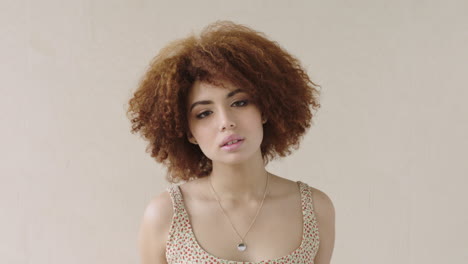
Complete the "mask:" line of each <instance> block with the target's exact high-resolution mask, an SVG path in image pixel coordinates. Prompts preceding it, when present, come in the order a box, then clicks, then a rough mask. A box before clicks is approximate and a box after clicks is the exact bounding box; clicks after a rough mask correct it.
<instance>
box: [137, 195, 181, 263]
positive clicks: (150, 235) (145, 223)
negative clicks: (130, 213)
mask: <svg viewBox="0 0 468 264" xmlns="http://www.w3.org/2000/svg"><path fill="white" fill-rule="evenodd" d="M172 215H173V210H172V201H171V198H170V196H169V193H168V192H164V193H161V194H160V195H158V196H156V197H155V198H153V200H151V202H150V203H149V204H148V206H147V207H146V210H145V212H144V214H143V220H142V222H141V225H140V230H139V235H138V247H139V251H140V257H141V263H142V264H159V263H163V264H167V261H166V240H167V237H168V234H169V228H170V225H171V223H172Z"/></svg>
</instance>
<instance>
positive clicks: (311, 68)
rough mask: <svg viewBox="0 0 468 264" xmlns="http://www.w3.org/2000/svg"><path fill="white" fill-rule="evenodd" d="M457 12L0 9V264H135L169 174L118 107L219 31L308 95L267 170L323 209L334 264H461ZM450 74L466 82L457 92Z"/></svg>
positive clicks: (276, 5) (189, 6)
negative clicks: (275, 65) (233, 32)
mask: <svg viewBox="0 0 468 264" xmlns="http://www.w3.org/2000/svg"><path fill="white" fill-rule="evenodd" d="M467 10H468V2H467V1H454V0H451V1H429V0H427V1H423V0H421V1H417V0H413V1H402V0H397V1H375V0H358V1H338V0H329V1H289V3H288V2H287V1H248V0H243V1H239V0H237V1H217V0H210V1H207V0H205V1H200V0H198V1H150V0H146V1H145V0H139V1H129V0H128V1H123V0H120V1H116V0H113V1H110V0H107V1H92V0H76V1H59V0H43V1H31V0H29V1H12V0H7V1H5V0H2V1H1V2H0V30H1V31H0V57H1V63H0V74H1V78H0V91H1V97H0V116H1V123H0V124H1V129H0V146H1V152H0V208H1V209H0V263H5V264H7V263H8V264H26V263H34V264H59V263H67V264H75V263H76V264H82V263H87V264H93V263H96V264H98V263H115V264H124V263H138V262H139V256H138V250H137V232H138V227H139V224H140V220H141V216H142V213H143V210H144V208H145V207H146V204H147V203H148V201H149V200H150V199H151V197H153V196H154V195H156V194H158V193H160V192H162V191H163V190H164V188H165V187H166V186H167V183H166V182H165V181H164V174H165V170H164V168H162V167H161V166H159V165H158V164H156V163H155V162H154V161H153V160H152V159H151V157H150V156H149V154H147V153H145V147H146V142H144V141H143V140H142V139H140V138H139V137H138V136H137V135H132V134H131V133H130V122H129V121H128V120H127V118H126V116H125V111H126V104H127V101H128V99H129V98H130V96H131V95H132V92H133V91H134V89H135V88H136V85H137V83H138V80H139V78H140V77H141V76H142V74H143V73H144V71H145V69H146V67H147V66H148V64H149V61H150V60H151V59H152V58H153V56H155V55H156V53H157V52H158V50H159V49H160V48H162V47H163V45H165V44H166V43H167V42H169V41H171V40H173V39H175V38H181V37H185V36H186V35H187V34H189V33H190V32H198V31H199V30H200V29H201V28H202V27H204V26H205V25H207V24H208V23H211V22H213V21H215V20H218V19H228V20H233V21H234V22H238V23H242V24H246V25H248V26H251V27H252V28H254V29H257V30H259V31H263V32H265V33H266V34H267V35H268V36H269V37H270V38H271V39H273V40H276V41H278V42H279V43H280V44H281V45H282V46H283V47H285V48H286V49H287V50H289V51H290V52H291V53H292V54H294V55H296V56H297V57H299V58H300V59H301V61H302V62H303V64H304V66H305V67H306V68H307V70H308V72H309V74H310V76H311V77H312V79H313V80H314V81H315V82H316V83H318V84H320V85H321V86H322V97H321V103H322V108H321V109H320V110H319V112H318V115H317V117H316V120H315V124H314V126H313V127H312V128H311V130H310V131H309V133H308V134H307V136H306V137H305V138H304V141H303V143H302V144H301V148H300V149H299V150H298V151H297V152H295V153H294V154H293V155H292V156H290V157H288V158H286V159H284V160H280V161H277V162H274V163H272V164H271V165H269V168H270V169H271V170H272V171H273V172H274V173H277V174H279V175H281V176H283V177H287V178H289V179H292V180H302V181H304V182H307V183H308V184H309V185H311V186H313V187H316V188H319V189H321V190H322V191H324V192H325V193H327V194H328V195H329V196H330V198H331V199H332V200H333V202H334V204H335V209H336V244H335V250H334V254H333V258H332V263H348V264H362V263H380V264H393V263H408V264H409V263H411V264H416V263H425V264H436V263H464V262H466V260H467V259H468V250H467V248H468V239H467V237H468V227H467V225H466V224H467V223H468V205H467V203H466V201H467V200H468V194H467V192H466V187H467V184H468V180H467V178H466V176H467V175H468V166H467V163H466V162H465V163H463V162H464V161H466V158H467V152H466V150H467V148H468V140H467V139H466V135H467V134H468V118H467V116H468V115H467V114H468V106H467V105H466V104H465V101H466V99H467V98H468V89H467V84H466V71H467V66H468V65H467V64H468V63H467V62H468V49H467V47H468V16H466V11H467ZM463 74H464V75H463Z"/></svg>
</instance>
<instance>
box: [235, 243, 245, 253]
mask: <svg viewBox="0 0 468 264" xmlns="http://www.w3.org/2000/svg"><path fill="white" fill-rule="evenodd" d="M246 248H247V245H246V244H245V243H240V244H239V245H237V250H239V251H244V250H245V249H246Z"/></svg>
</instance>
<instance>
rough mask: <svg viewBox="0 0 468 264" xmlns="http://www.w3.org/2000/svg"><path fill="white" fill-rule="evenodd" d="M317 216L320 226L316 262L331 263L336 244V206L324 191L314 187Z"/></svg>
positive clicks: (318, 263)
mask: <svg viewBox="0 0 468 264" xmlns="http://www.w3.org/2000/svg"><path fill="white" fill-rule="evenodd" d="M312 197H313V198H312V199H313V201H314V210H315V216H316V219H317V225H318V228H319V239H320V244H319V249H318V252H317V255H316V256H315V259H314V262H315V264H330V261H331V257H332V253H333V248H334V246H335V208H334V206H333V203H332V201H331V199H330V197H328V196H327V195H326V194H325V193H324V192H322V191H320V190H318V189H315V188H313V191H312Z"/></svg>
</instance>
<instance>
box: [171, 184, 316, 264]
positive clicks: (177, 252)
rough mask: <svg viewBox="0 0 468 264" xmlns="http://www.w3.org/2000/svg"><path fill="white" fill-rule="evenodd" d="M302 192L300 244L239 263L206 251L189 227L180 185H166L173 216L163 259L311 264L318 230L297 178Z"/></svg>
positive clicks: (178, 263) (191, 263) (185, 263)
mask: <svg viewBox="0 0 468 264" xmlns="http://www.w3.org/2000/svg"><path fill="white" fill-rule="evenodd" d="M297 183H298V185H299V189H300V192H301V201H302V216H303V223H304V226H303V232H302V241H301V245H300V246H299V247H298V248H297V249H296V250H294V251H293V252H291V253H290V254H288V255H286V256H283V257H280V258H276V259H271V260H262V261H259V262H240V261H234V260H227V259H221V258H218V257H216V256H213V255H211V254H210V253H208V252H206V251H205V250H204V249H203V248H202V247H201V246H200V244H198V242H197V239H196V238H195V235H194V233H193V230H192V226H191V223H190V219H189V216H188V213H187V211H186V209H185V206H184V202H183V198H182V194H181V191H180V188H179V186H178V185H176V184H172V185H170V186H169V187H167V191H168V192H169V194H170V196H171V199H172V204H173V209H174V215H173V218H172V224H171V227H170V230H169V235H168V240H167V242H166V259H167V263H169V264H195V263H196V264H215V263H216V264H218V263H220V264H239V263H244V264H280V263H281V264H299V263H301V264H303V263H307V264H310V263H312V264H313V263H314V258H315V255H316V254H317V251H318V248H319V232H318V226H317V220H316V218H315V213H314V208H313V205H312V190H311V188H310V187H309V185H307V184H306V183H304V182H301V181H297Z"/></svg>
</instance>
